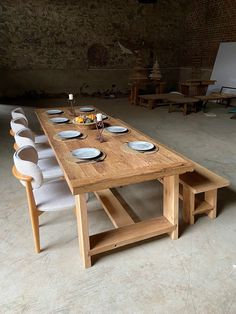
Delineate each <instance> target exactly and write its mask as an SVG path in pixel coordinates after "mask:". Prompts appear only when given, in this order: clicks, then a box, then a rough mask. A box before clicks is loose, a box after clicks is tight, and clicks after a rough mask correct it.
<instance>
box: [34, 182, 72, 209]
mask: <svg viewBox="0 0 236 314" xmlns="http://www.w3.org/2000/svg"><path fill="white" fill-rule="evenodd" d="M33 193H34V198H35V203H36V206H37V208H38V210H40V211H59V210H64V209H73V208H74V207H75V197H74V196H73V195H72V194H71V192H70V190H69V187H68V185H67V183H66V181H65V180H58V181H51V182H46V183H44V184H43V185H42V186H41V187H40V188H39V189H35V190H33Z"/></svg>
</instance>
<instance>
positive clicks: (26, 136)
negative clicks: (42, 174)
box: [14, 127, 55, 159]
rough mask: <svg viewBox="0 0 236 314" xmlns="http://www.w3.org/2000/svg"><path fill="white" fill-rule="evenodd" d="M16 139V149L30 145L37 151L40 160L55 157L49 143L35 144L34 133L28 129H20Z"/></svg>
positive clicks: (15, 136)
mask: <svg viewBox="0 0 236 314" xmlns="http://www.w3.org/2000/svg"><path fill="white" fill-rule="evenodd" d="M14 138H15V142H16V146H15V148H16V149H18V148H19V147H23V146H28V145H30V146H33V147H34V148H35V149H36V150H37V152H38V158H39V159H46V158H52V157H55V154H54V152H53V150H52V149H51V148H50V146H49V145H48V144H47V143H40V144H37V143H35V136H34V133H33V132H32V131H31V130H30V129H29V128H27V127H24V128H21V129H19V131H17V132H16V133H15V135H14Z"/></svg>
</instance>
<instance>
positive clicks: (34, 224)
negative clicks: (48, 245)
mask: <svg viewBox="0 0 236 314" xmlns="http://www.w3.org/2000/svg"><path fill="white" fill-rule="evenodd" d="M30 219H31V224H32V230H33V236H34V246H35V251H36V253H40V236H39V217H38V214H37V213H36V212H35V213H32V212H31V211H30Z"/></svg>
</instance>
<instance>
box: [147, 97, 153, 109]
mask: <svg viewBox="0 0 236 314" xmlns="http://www.w3.org/2000/svg"><path fill="white" fill-rule="evenodd" d="M148 109H153V100H152V99H149V100H148Z"/></svg>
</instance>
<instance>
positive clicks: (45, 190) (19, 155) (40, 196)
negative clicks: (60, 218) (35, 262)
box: [13, 146, 75, 253]
mask: <svg viewBox="0 0 236 314" xmlns="http://www.w3.org/2000/svg"><path fill="white" fill-rule="evenodd" d="M13 159H14V166H13V174H14V176H15V177H16V178H17V179H19V180H20V182H21V183H22V184H23V185H24V186H25V188H26V194H27V200H28V207H29V214H30V219H31V225H32V230H33V237H34V245H35V250H36V252H37V253H39V252H40V233H39V216H40V215H41V214H42V213H43V212H49V211H61V210H71V209H74V208H75V199H74V196H73V195H72V194H71V192H70V190H69V188H68V185H67V183H66V181H65V180H56V181H49V182H46V183H45V182H44V181H43V175H42V170H41V169H40V167H39V166H38V165H37V154H35V150H34V149H32V147H30V146H26V147H22V148H20V149H19V150H17V151H16V152H15V153H14V157H13Z"/></svg>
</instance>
